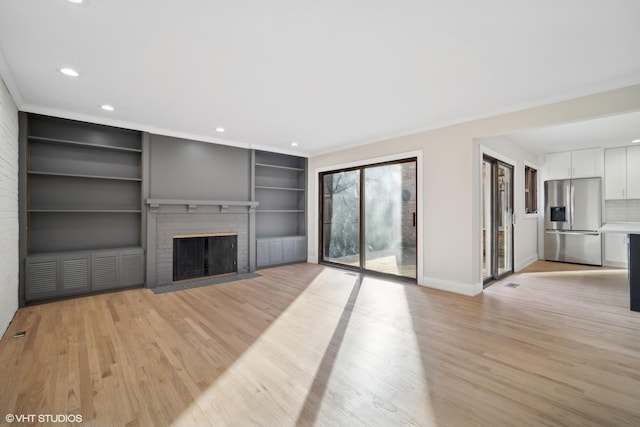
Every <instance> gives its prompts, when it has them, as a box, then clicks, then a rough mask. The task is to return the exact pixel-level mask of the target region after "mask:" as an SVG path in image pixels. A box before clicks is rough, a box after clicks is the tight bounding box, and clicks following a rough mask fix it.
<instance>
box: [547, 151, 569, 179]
mask: <svg viewBox="0 0 640 427" xmlns="http://www.w3.org/2000/svg"><path fill="white" fill-rule="evenodd" d="M544 164H545V168H546V172H547V179H565V178H570V177H571V152H570V151H565V152H563V153H551V154H546V155H545V156H544Z"/></svg>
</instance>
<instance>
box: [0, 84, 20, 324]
mask: <svg viewBox="0 0 640 427" xmlns="http://www.w3.org/2000/svg"><path fill="white" fill-rule="evenodd" d="M18 230H19V226H18V109H17V108H16V105H15V103H14V102H13V99H12V98H11V95H10V94H9V91H8V90H7V88H6V87H5V85H4V82H3V81H2V78H0V337H2V335H3V334H4V331H5V330H6V328H7V326H8V325H9V323H10V322H11V319H13V315H14V314H15V312H16V310H18V282H19V265H20V263H19V261H18V260H19V257H18V254H19V247H18V235H19V232H18Z"/></svg>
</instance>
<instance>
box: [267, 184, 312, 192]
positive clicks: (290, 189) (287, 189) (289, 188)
mask: <svg viewBox="0 0 640 427" xmlns="http://www.w3.org/2000/svg"><path fill="white" fill-rule="evenodd" d="M256 190H284V191H305V189H304V188H291V187H264V186H261V185H256Z"/></svg>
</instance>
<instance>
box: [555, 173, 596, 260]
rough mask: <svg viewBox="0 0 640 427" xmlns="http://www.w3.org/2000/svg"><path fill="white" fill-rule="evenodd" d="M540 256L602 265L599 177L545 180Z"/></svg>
mask: <svg viewBox="0 0 640 427" xmlns="http://www.w3.org/2000/svg"><path fill="white" fill-rule="evenodd" d="M544 206H545V216H544V225H545V227H544V228H545V232H544V257H545V259H546V260H549V261H564V262H573V263H577V264H591V265H602V238H601V235H600V231H599V230H600V227H601V226H602V212H601V211H602V208H601V206H602V183H601V179H600V178H579V179H562V180H554V181H545V183H544Z"/></svg>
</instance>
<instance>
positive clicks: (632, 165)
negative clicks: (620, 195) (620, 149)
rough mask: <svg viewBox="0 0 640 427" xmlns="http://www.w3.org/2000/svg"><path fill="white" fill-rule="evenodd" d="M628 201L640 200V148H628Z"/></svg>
mask: <svg viewBox="0 0 640 427" xmlns="http://www.w3.org/2000/svg"><path fill="white" fill-rule="evenodd" d="M627 199H640V146H637V145H636V146H633V147H627Z"/></svg>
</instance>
